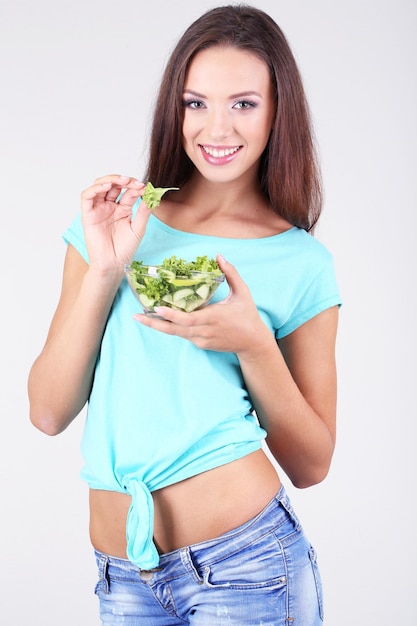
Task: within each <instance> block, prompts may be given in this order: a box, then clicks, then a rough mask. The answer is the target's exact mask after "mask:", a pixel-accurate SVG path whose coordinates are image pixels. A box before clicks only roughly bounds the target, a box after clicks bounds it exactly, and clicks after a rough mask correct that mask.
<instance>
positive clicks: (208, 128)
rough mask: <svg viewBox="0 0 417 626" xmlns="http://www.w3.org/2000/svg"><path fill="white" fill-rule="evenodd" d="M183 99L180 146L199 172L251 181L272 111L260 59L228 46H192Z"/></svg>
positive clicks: (214, 177) (266, 76) (212, 177)
mask: <svg viewBox="0 0 417 626" xmlns="http://www.w3.org/2000/svg"><path fill="white" fill-rule="evenodd" d="M183 105H184V122H183V141H184V150H185V152H186V153H187V155H188V157H189V158H190V159H191V161H192V162H193V163H194V165H195V167H196V169H197V170H198V171H199V172H200V174H201V175H202V176H203V177H204V178H206V179H207V180H209V181H212V182H232V181H236V180H238V179H244V180H245V181H247V180H253V181H255V180H256V179H257V175H258V165H259V159H260V157H261V155H262V153H263V151H264V149H265V146H266V144H267V142H268V139H269V135H270V132H271V128H272V125H273V120H274V114H275V104H274V99H273V89H272V84H271V79H270V75H269V69H268V67H267V65H266V63H264V62H263V61H262V60H261V59H259V58H258V57H257V56H255V55H254V54H252V53H250V52H246V51H243V50H240V49H237V48H232V47H228V48H224V47H213V48H208V49H207V50H202V51H200V52H198V53H197V55H196V56H195V58H194V59H193V61H192V62H191V64H190V67H189V70H188V73H187V77H186V80H185V85H184V93H183Z"/></svg>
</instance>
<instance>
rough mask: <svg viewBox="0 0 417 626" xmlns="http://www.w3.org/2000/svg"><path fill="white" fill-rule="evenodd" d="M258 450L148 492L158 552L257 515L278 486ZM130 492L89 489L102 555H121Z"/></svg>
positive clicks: (95, 540)
mask: <svg viewBox="0 0 417 626" xmlns="http://www.w3.org/2000/svg"><path fill="white" fill-rule="evenodd" d="M280 484H281V483H280V480H279V477H278V475H277V472H276V470H275V468H274V466H273V465H272V463H271V461H270V460H269V459H268V457H267V456H266V454H265V453H264V451H263V450H258V451H256V452H253V453H252V454H249V455H247V456H245V457H243V458H241V459H238V460H237V461H233V462H232V463H228V464H226V465H222V466H220V467H217V468H215V469H212V470H209V471H207V472H203V473H202V474H198V475H197V476H193V477H192V478H188V479H187V480H183V481H181V482H178V483H175V484H173V485H170V486H168V487H164V488H162V489H159V490H157V491H154V492H152V497H153V501H154V508H155V525H154V542H155V545H156V547H157V549H158V551H159V553H160V554H163V553H166V552H171V551H172V550H177V549H178V548H182V547H184V546H188V545H192V544H194V543H198V542H201V541H206V540H208V539H214V538H215V537H218V536H219V535H221V534H223V533H225V532H228V531H229V530H233V528H236V527H237V526H240V525H241V524H244V523H245V522H247V521H249V520H250V519H252V517H254V516H255V515H257V514H258V513H259V512H260V511H262V509H263V508H264V507H265V506H266V505H267V504H268V502H269V501H270V500H271V499H272V498H273V497H274V496H275V494H276V493H277V492H278V490H279V488H280ZM130 503H131V499H130V496H128V495H127V494H123V493H118V492H115V491H100V490H93V489H92V490H90V536H91V542H92V544H93V546H94V547H95V548H96V549H97V550H99V551H101V552H104V553H106V554H109V555H111V556H115V557H118V558H126V517H127V513H128V510H129V507H130Z"/></svg>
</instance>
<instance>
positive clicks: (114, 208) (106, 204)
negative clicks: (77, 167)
mask: <svg viewBox="0 0 417 626" xmlns="http://www.w3.org/2000/svg"><path fill="white" fill-rule="evenodd" d="M144 188H145V185H144V184H143V183H141V182H139V181H138V180H136V179H135V178H130V177H129V176H119V175H117V174H113V175H109V176H103V177H102V178H98V179H97V180H96V181H95V182H94V184H93V185H92V186H91V187H88V188H87V189H86V190H85V191H83V192H82V194H81V211H82V222H83V228H84V235H85V240H86V245H87V250H88V255H89V260H90V267H95V268H96V269H99V270H100V271H102V272H103V271H112V270H122V269H123V266H124V264H126V263H127V264H129V263H130V262H131V261H132V258H133V255H134V253H135V251H136V250H137V247H138V246H139V244H140V242H141V240H142V238H143V236H144V234H145V230H146V224H147V222H148V219H149V215H150V214H151V210H150V209H149V208H148V207H147V206H146V204H145V202H143V201H142V202H141V203H140V205H139V208H138V211H137V213H136V215H135V217H134V218H133V220H132V207H133V205H134V203H135V202H136V200H137V199H138V198H139V197H140V196H141V195H142V193H143V191H144ZM122 190H125V191H124V193H123V195H122V196H121V198H120V200H119V201H117V199H118V197H119V196H120V194H121V192H122Z"/></svg>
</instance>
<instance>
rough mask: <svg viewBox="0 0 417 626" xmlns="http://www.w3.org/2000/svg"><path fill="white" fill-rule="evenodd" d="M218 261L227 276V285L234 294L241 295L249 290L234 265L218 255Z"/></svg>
mask: <svg viewBox="0 0 417 626" xmlns="http://www.w3.org/2000/svg"><path fill="white" fill-rule="evenodd" d="M216 261H217V263H218V264H219V267H220V269H221V271H222V272H223V274H224V275H225V276H226V280H227V283H228V285H229V287H230V290H231V291H232V292H233V293H239V292H243V291H246V290H247V286H246V283H245V282H244V281H243V279H242V277H241V276H240V274H239V272H238V271H237V269H236V268H235V266H234V265H232V264H231V263H229V262H228V261H226V259H225V258H224V256H222V255H221V254H218V255H217V256H216Z"/></svg>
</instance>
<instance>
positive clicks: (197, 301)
mask: <svg viewBox="0 0 417 626" xmlns="http://www.w3.org/2000/svg"><path fill="white" fill-rule="evenodd" d="M203 302H204V298H192V299H190V300H187V301H186V303H185V311H186V312H187V313H191V311H195V309H197V308H198V307H199V306H201V305H202V304H203Z"/></svg>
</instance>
